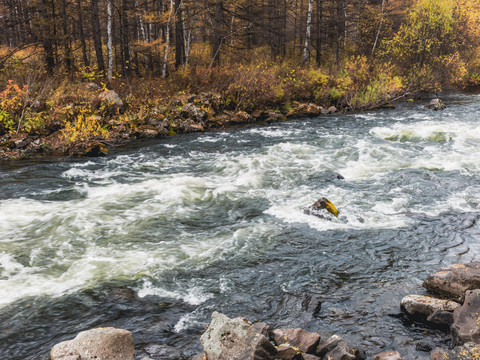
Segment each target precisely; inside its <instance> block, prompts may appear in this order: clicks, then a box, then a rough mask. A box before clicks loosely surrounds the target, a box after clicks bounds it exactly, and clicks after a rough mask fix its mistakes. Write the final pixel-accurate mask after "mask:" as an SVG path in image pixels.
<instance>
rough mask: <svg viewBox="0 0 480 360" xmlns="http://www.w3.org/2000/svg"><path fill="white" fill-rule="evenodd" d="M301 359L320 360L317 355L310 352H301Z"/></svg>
mask: <svg viewBox="0 0 480 360" xmlns="http://www.w3.org/2000/svg"><path fill="white" fill-rule="evenodd" d="M302 358H303V360H320V358H319V357H318V356H315V355H312V354H302Z"/></svg>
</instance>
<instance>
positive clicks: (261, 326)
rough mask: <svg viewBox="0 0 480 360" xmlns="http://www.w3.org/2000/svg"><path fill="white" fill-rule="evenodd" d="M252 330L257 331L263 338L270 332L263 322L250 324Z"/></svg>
mask: <svg viewBox="0 0 480 360" xmlns="http://www.w3.org/2000/svg"><path fill="white" fill-rule="evenodd" d="M252 326H253V328H254V329H255V330H257V331H258V333H260V334H262V335H263V336H266V337H267V336H268V331H269V330H270V326H268V325H267V324H266V323H264V322H256V323H254V324H252Z"/></svg>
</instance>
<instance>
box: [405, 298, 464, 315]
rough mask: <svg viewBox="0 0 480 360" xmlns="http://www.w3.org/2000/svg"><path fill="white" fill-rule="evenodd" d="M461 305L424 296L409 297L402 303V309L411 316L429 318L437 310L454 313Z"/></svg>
mask: <svg viewBox="0 0 480 360" xmlns="http://www.w3.org/2000/svg"><path fill="white" fill-rule="evenodd" d="M459 306H460V304H459V303H457V302H455V301H452V300H442V299H436V298H434V297H431V296H424V295H407V296H405V297H404V298H403V299H402V301H401V302H400V307H401V308H402V310H403V311H405V312H406V313H407V314H408V315H410V316H417V317H425V318H426V317H427V316H429V315H431V314H433V313H434V312H435V311H436V310H444V311H453V310H455V309H456V308H457V307H459Z"/></svg>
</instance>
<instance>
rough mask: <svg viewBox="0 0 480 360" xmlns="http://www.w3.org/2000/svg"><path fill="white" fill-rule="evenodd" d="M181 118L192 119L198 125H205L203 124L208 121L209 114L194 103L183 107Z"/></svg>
mask: <svg viewBox="0 0 480 360" xmlns="http://www.w3.org/2000/svg"><path fill="white" fill-rule="evenodd" d="M181 116H182V117H184V118H189V119H192V120H193V121H194V122H196V123H200V124H203V122H204V121H205V120H206V119H207V112H206V111H205V110H203V109H202V108H201V107H198V106H195V105H194V104H192V103H188V104H186V105H184V106H183V108H182V111H181Z"/></svg>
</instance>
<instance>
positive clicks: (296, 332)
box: [271, 328, 320, 354]
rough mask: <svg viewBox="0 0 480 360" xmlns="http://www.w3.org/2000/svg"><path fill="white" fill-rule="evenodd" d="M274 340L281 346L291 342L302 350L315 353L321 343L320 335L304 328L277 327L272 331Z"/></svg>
mask: <svg viewBox="0 0 480 360" xmlns="http://www.w3.org/2000/svg"><path fill="white" fill-rule="evenodd" d="M271 334H272V337H273V341H275V343H276V344H277V345H278V346H280V345H281V344H289V345H291V346H294V347H296V348H297V349H299V350H300V351H301V352H304V353H308V354H313V352H314V351H315V349H316V348H317V346H318V344H319V343H320V335H319V334H317V333H309V332H307V331H305V330H303V329H300V328H298V329H275V330H273V331H272V332H271Z"/></svg>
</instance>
